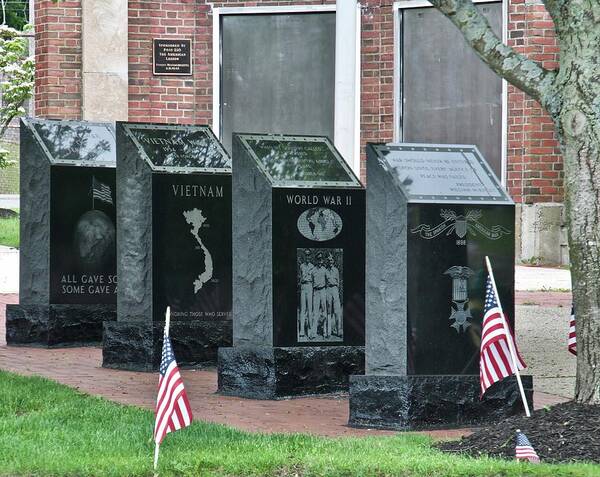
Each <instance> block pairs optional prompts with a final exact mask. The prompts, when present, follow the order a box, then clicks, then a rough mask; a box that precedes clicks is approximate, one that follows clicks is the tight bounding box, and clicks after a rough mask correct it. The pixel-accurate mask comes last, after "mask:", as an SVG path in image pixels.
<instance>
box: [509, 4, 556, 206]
mask: <svg viewBox="0 0 600 477" xmlns="http://www.w3.org/2000/svg"><path fill="white" fill-rule="evenodd" d="M508 37H509V45H511V46H513V47H514V48H515V49H516V50H517V51H519V52H520V53H523V54H525V55H526V56H528V57H529V58H532V59H534V60H536V61H538V62H540V63H541V64H542V65H543V66H544V67H545V68H548V69H555V68H557V67H558V63H557V61H558V51H559V49H558V46H557V43H556V38H555V35H554V25H553V23H552V20H551V19H550V16H549V15H548V13H547V12H546V10H545V8H544V6H543V5H542V3H541V1H539V0H511V3H510V6H509V23H508ZM507 157H508V161H507V162H508V168H507V174H508V177H507V185H508V190H509V192H510V194H511V196H512V197H513V199H514V200H515V201H516V202H522V203H525V204H531V203H535V202H562V200H563V162H562V157H561V154H560V150H559V145H558V142H557V140H556V135H555V133H554V124H553V122H552V120H551V119H550V117H549V116H548V114H547V113H546V112H545V111H544V110H542V108H541V107H540V105H539V103H537V102H536V101H534V100H532V99H531V98H529V97H528V96H527V95H526V94H525V93H522V92H521V91H519V90H517V89H516V88H514V87H513V86H510V85H509V88H508V151H507Z"/></svg>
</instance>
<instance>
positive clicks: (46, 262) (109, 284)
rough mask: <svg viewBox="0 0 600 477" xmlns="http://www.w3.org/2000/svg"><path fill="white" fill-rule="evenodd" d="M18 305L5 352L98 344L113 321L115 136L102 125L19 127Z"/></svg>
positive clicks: (39, 122)
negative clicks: (11, 347)
mask: <svg viewBox="0 0 600 477" xmlns="http://www.w3.org/2000/svg"><path fill="white" fill-rule="evenodd" d="M20 144H21V145H20V147H21V152H20V157H21V203H20V204H21V206H20V214H21V220H20V236H21V246H20V276H19V304H18V305H8V306H7V310H6V341H7V343H8V344H9V345H41V346H61V345H74V344H84V343H98V342H100V340H101V339H102V322H103V321H106V320H114V319H115V317H116V296H117V295H116V292H117V273H116V259H115V251H116V229H115V226H116V220H115V217H116V207H115V206H116V202H115V200H116V197H115V133H114V127H113V126H112V125H109V124H102V123H90V122H80V121H54V120H43V119H33V118H26V119H22V120H21V141H20Z"/></svg>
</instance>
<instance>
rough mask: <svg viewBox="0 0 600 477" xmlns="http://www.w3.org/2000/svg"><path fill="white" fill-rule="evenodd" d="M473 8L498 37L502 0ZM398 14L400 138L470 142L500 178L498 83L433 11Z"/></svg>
mask: <svg viewBox="0 0 600 477" xmlns="http://www.w3.org/2000/svg"><path fill="white" fill-rule="evenodd" d="M478 8H479V9H480V10H481V11H482V12H483V14H484V15H485V16H486V18H487V19H488V21H489V22H490V24H491V26H492V28H493V29H494V31H495V32H496V33H497V34H499V35H501V34H502V4H501V3H491V4H480V5H478ZM401 14H402V15H403V18H402V28H401V33H400V34H401V45H402V49H401V51H402V56H403V58H402V77H403V79H402V81H401V96H400V97H401V98H402V103H403V104H402V128H401V129H402V136H401V137H402V140H403V141H404V142H421V143H433V144H475V145H476V146H477V147H478V148H479V150H480V151H481V153H482V154H483V156H484V157H485V159H486V160H487V161H488V163H489V164H490V166H491V167H492V169H493V170H494V172H495V173H496V175H497V176H498V177H500V175H501V168H502V81H501V80H500V78H498V77H497V76H496V75H495V74H494V73H493V72H492V71H491V70H490V69H489V68H488V67H487V66H486V65H485V64H484V63H483V62H482V61H481V60H480V59H479V58H478V57H477V55H476V54H475V53H474V52H473V51H472V49H471V47H470V46H469V45H468V44H467V43H466V42H465V40H464V39H463V37H462V34H461V33H460V32H459V31H458V29H457V28H456V27H455V26H454V25H453V24H452V23H451V22H450V21H449V20H448V19H447V18H446V17H444V15H442V14H441V13H440V12H439V11H437V10H436V9H434V8H409V9H406V10H404V11H403V12H402V13H401Z"/></svg>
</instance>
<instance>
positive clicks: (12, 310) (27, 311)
mask: <svg viewBox="0 0 600 477" xmlns="http://www.w3.org/2000/svg"><path fill="white" fill-rule="evenodd" d="M115 319H116V307H115V306H114V305H7V307H6V342H7V344H9V345H12V346H18V345H22V346H37V347H45V348H51V347H52V348H56V347H72V346H90V345H97V344H99V343H100V342H101V340H102V323H103V322H105V321H111V320H115Z"/></svg>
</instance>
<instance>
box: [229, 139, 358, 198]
mask: <svg viewBox="0 0 600 477" xmlns="http://www.w3.org/2000/svg"><path fill="white" fill-rule="evenodd" d="M237 136H238V137H239V138H240V140H241V142H242V144H243V145H244V146H245V147H246V148H247V149H248V151H249V152H250V156H251V157H252V158H253V159H254V161H255V162H256V164H257V165H258V167H259V169H260V170H261V171H262V172H263V173H264V174H265V175H266V176H267V178H268V179H269V181H270V182H271V183H272V184H273V186H276V187H294V186H301V187H361V184H360V182H359V180H358V179H357V178H356V176H355V175H354V173H353V172H352V170H351V169H350V167H349V166H348V164H347V163H346V161H344V159H343V158H342V157H341V156H340V154H339V153H338V152H337V150H336V149H335V147H334V146H333V144H331V142H330V141H329V139H328V138H326V137H318V136H285V135H250V134H239V135H237Z"/></svg>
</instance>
